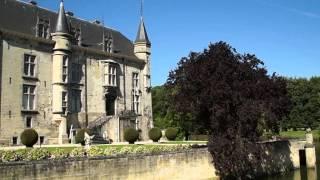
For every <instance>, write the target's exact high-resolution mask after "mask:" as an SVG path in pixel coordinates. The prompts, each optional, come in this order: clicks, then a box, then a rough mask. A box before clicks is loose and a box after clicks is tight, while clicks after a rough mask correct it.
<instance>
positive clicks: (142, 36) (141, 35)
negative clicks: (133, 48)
mask: <svg viewBox="0 0 320 180" xmlns="http://www.w3.org/2000/svg"><path fill="white" fill-rule="evenodd" d="M135 43H146V44H147V45H151V42H150V40H149V38H148V34H147V31H146V27H145V25H144V21H143V18H142V17H141V20H140V25H139V30H138V33H137V38H136V40H135Z"/></svg>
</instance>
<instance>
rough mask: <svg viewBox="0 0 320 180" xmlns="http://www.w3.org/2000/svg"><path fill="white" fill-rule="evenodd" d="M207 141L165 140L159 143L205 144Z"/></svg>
mask: <svg viewBox="0 0 320 180" xmlns="http://www.w3.org/2000/svg"><path fill="white" fill-rule="evenodd" d="M207 143H208V142H207V141H167V142H162V143H161V144H207Z"/></svg>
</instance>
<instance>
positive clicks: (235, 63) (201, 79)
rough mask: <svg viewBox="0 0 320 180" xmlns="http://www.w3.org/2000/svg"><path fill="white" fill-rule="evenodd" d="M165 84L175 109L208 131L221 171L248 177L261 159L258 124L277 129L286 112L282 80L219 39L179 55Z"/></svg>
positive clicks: (252, 57) (224, 173) (234, 176)
mask: <svg viewBox="0 0 320 180" xmlns="http://www.w3.org/2000/svg"><path fill="white" fill-rule="evenodd" d="M167 86H168V87H170V88H171V90H172V92H171V93H170V98H169V99H170V101H171V102H172V104H173V108H174V110H175V111H176V112H178V113H179V114H180V115H182V116H184V117H187V116H189V114H192V116H191V120H192V122H193V123H192V124H196V125H197V126H199V127H200V128H203V129H206V130H208V131H209V133H210V135H209V150H210V152H211V154H212V156H213V160H214V162H215V166H216V169H217V170H218V171H219V173H220V175H221V176H222V177H230V178H244V179H245V178H248V177H253V176H254V169H255V168H254V167H256V166H257V165H258V164H259V163H260V162H259V158H260V152H261V151H260V150H261V149H259V147H258V146H257V145H256V141H258V140H259V136H260V135H261V128H260V127H259V126H261V124H262V125H263V126H265V127H267V128H269V129H271V130H273V131H278V129H279V124H280V119H282V117H283V116H285V115H286V114H287V112H288V108H289V98H288V97H287V90H286V81H285V79H284V78H281V77H278V76H276V75H275V74H273V75H272V76H269V75H268V74H267V70H266V69H265V68H264V66H263V62H262V61H261V60H259V59H258V58H257V57H256V56H254V55H251V54H244V55H241V54H239V53H237V52H236V50H235V49H233V48H232V47H230V46H229V45H228V44H226V43H224V42H219V43H216V44H211V45H210V46H209V48H208V49H205V50H204V51H203V52H202V53H194V52H192V53H191V54H190V55H189V57H185V58H182V59H181V61H180V62H179V63H178V67H177V69H175V70H174V71H172V72H170V75H169V78H168V80H167ZM249 154H250V156H249ZM249 157H250V159H249ZM260 164H261V163H260Z"/></svg>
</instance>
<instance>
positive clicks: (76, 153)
mask: <svg viewBox="0 0 320 180" xmlns="http://www.w3.org/2000/svg"><path fill="white" fill-rule="evenodd" d="M86 156H87V152H86V150H85V149H84V148H82V147H80V148H74V149H72V151H71V152H70V157H86Z"/></svg>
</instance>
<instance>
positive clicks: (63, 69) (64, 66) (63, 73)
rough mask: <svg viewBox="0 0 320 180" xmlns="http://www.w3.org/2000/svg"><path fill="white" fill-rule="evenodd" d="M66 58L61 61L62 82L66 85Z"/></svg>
mask: <svg viewBox="0 0 320 180" xmlns="http://www.w3.org/2000/svg"><path fill="white" fill-rule="evenodd" d="M68 61H69V57H68V56H63V60H62V81H63V82H65V83H67V82H68Z"/></svg>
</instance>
